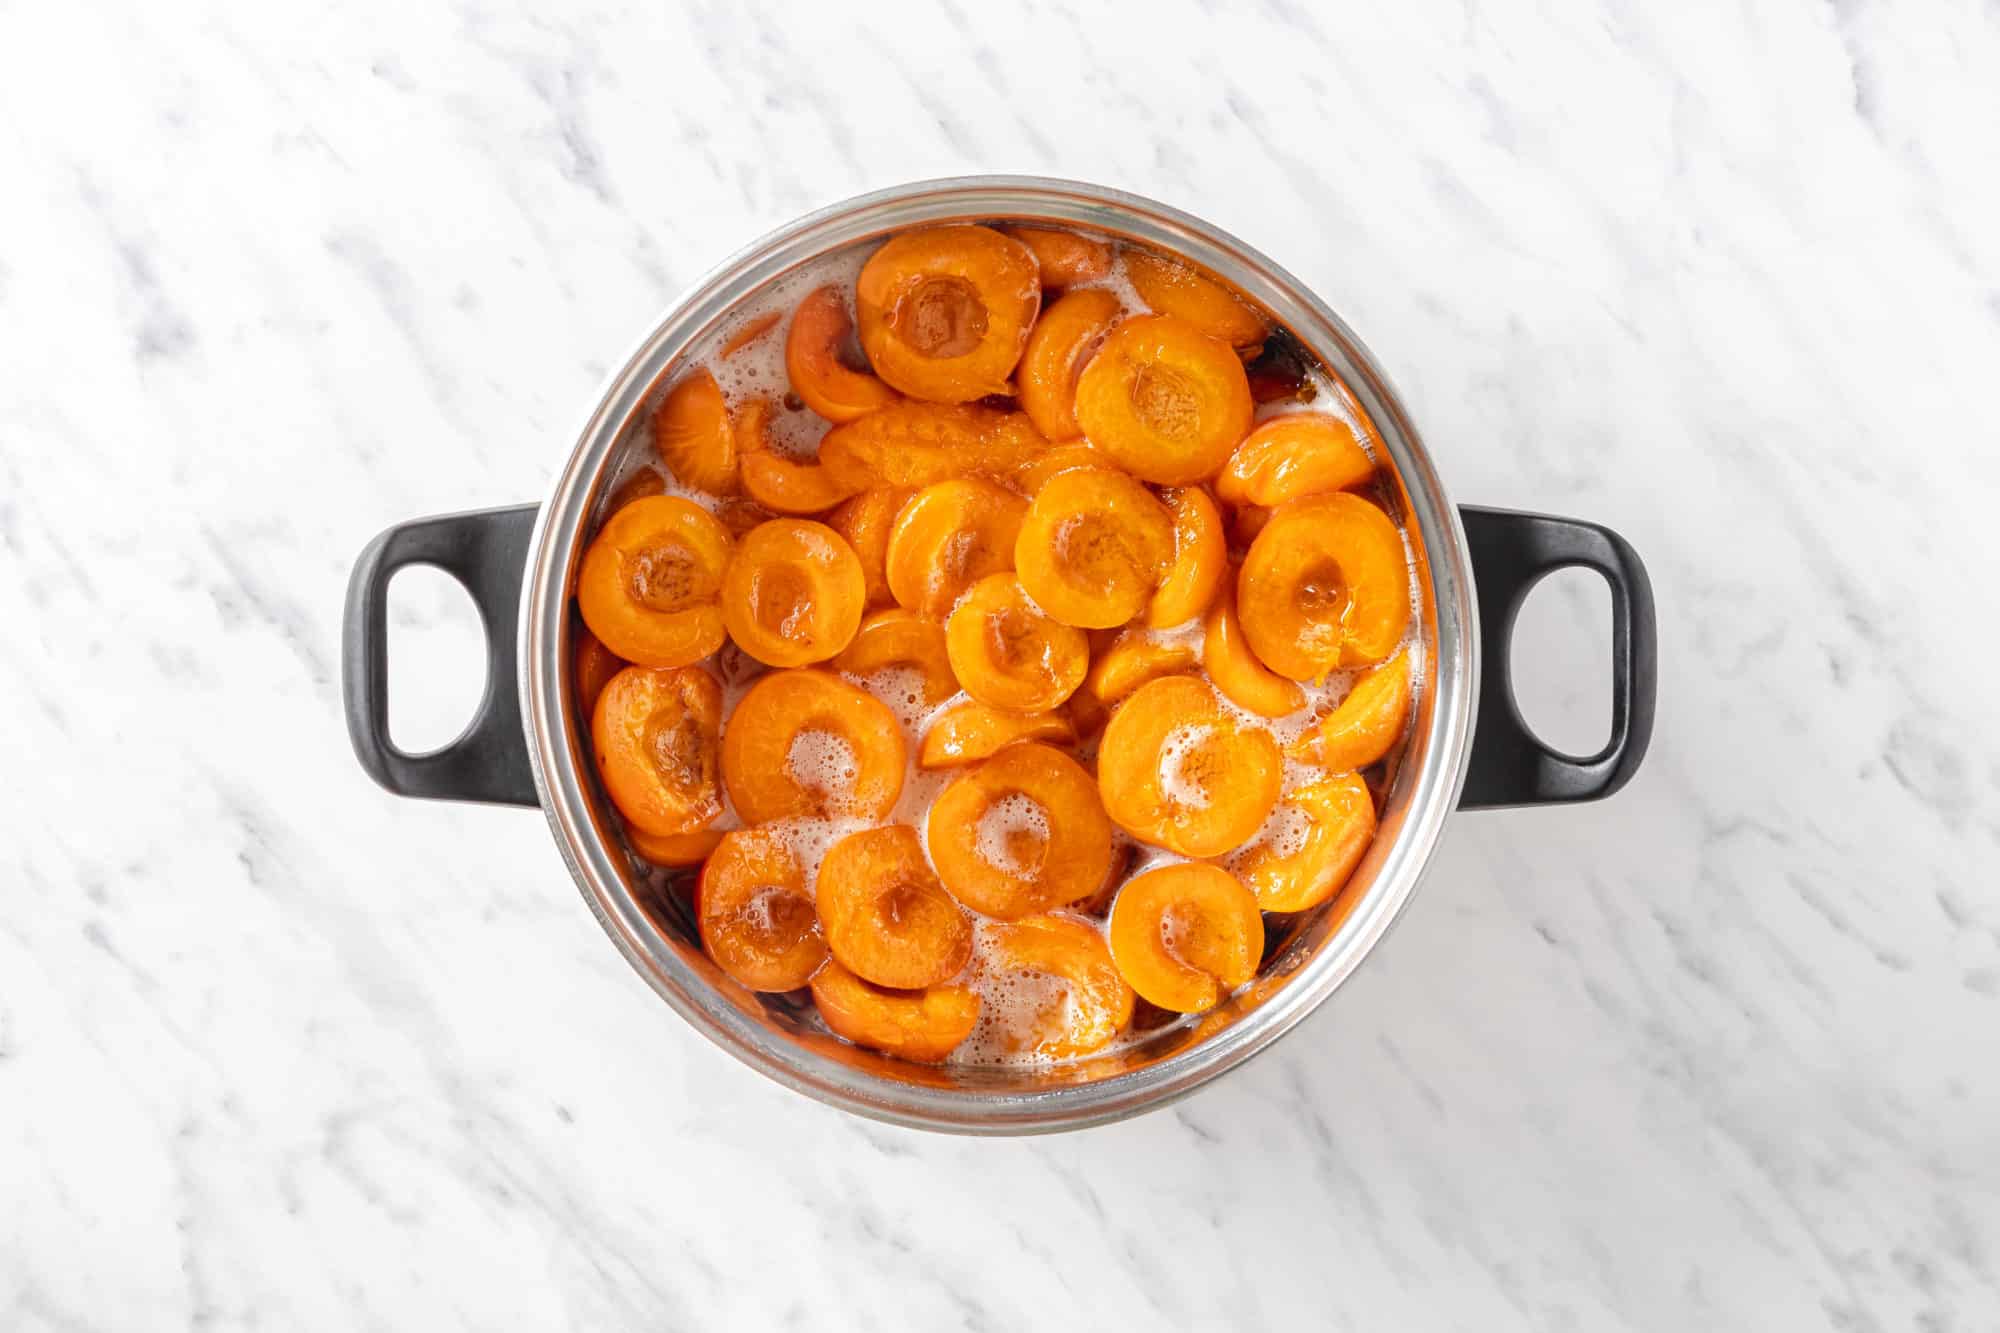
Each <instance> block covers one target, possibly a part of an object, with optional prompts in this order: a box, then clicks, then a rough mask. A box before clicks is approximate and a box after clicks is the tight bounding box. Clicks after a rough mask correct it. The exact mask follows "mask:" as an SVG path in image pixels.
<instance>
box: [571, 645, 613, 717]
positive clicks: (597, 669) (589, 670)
mask: <svg viewBox="0 0 2000 1333" xmlns="http://www.w3.org/2000/svg"><path fill="white" fill-rule="evenodd" d="M624 667H625V662H624V659H623V658H621V657H619V656H618V654H616V653H614V652H612V651H611V650H610V649H609V648H606V647H605V646H604V643H603V641H602V640H601V639H599V638H598V637H597V636H596V635H595V634H592V633H591V632H590V628H589V627H588V626H583V627H580V628H579V629H578V630H577V631H576V649H575V652H574V654H573V655H572V656H571V658H570V675H571V676H572V678H574V680H575V682H576V703H577V707H579V708H581V709H582V710H583V715H584V717H586V718H588V717H589V716H590V715H591V713H592V711H593V710H595V709H596V707H597V696H598V695H600V694H602V693H604V687H605V686H606V685H608V684H610V683H611V678H612V677H613V676H615V675H617V674H618V673H619V672H620V671H621V670H623V669H624Z"/></svg>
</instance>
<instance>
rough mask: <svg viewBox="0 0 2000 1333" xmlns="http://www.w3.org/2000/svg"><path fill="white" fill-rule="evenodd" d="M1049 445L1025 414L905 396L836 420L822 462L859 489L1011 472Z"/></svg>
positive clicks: (821, 454) (823, 448) (853, 489)
mask: <svg viewBox="0 0 2000 1333" xmlns="http://www.w3.org/2000/svg"><path fill="white" fill-rule="evenodd" d="M1048 447H1049V442H1048V441H1047V440H1045V439H1043V438H1042V433H1041V432H1040V431H1038V430H1036V429H1035V423H1034V422H1032V421H1030V420H1029V419H1028V414H1027V413H1025V412H1009V411H1007V410H1005V409H1004V408H997V407H986V406H983V405H981V404H978V403H958V404H952V403H910V402H905V403H896V404H893V405H891V406H889V407H885V408H882V409H881V410H880V411H877V412H870V413H869V414H868V415H867V416H865V417H862V418H860V419H859V420H856V421H850V422H848V423H846V424H845V425H841V426H835V427H834V428H833V429H832V430H830V431H828V432H827V433H826V437H825V438H824V439H822V440H821V441H820V445H819V461H820V466H822V467H824V468H826V469H827V470H828V471H829V472H831V473H832V474H833V475H834V477H835V478H836V479H837V480H838V481H839V482H840V484H842V485H843V486H846V487H848V488H849V489H850V493H852V492H858V491H864V490H867V489H868V488H869V487H871V486H902V487H907V488H910V489H915V488H917V487H920V486H929V485H932V484H934V483H936V482H940V481H950V480H951V479H952V478H954V477H964V476H970V475H973V474H982V473H983V474H988V475H993V476H1005V475H1008V474H1010V473H1013V472H1015V471H1018V470H1019V469H1021V468H1023V467H1026V466H1027V465H1029V464H1030V463H1032V462H1034V460H1035V459H1037V458H1039V457H1041V455H1042V454H1043V453H1045V452H1047V450H1048Z"/></svg>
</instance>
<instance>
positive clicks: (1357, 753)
mask: <svg viewBox="0 0 2000 1333" xmlns="http://www.w3.org/2000/svg"><path fill="white" fill-rule="evenodd" d="M1409 720H1410V654H1409V652H1408V651H1407V650H1405V651H1403V652H1400V653H1397V654H1396V655H1395V656H1394V657H1392V658H1390V659H1389V660H1388V661H1386V662H1384V663H1383V664H1382V665H1381V666H1378V667H1376V668H1375V669H1374V670H1372V671H1370V672H1368V673H1367V674H1366V675H1364V676H1363V677H1361V679H1360V680H1357V681H1355V682H1354V688H1353V689H1351V690H1349V691H1348V692H1347V697H1346V698H1345V699H1342V700H1341V701H1340V703H1339V704H1338V705H1337V706H1336V707H1335V708H1334V710H1333V711H1332V712H1330V713H1328V714H1327V715H1326V716H1325V717H1323V718H1321V719H1320V720H1319V721H1318V722H1316V723H1314V724H1313V726H1312V727H1311V728H1310V729H1309V730H1307V731H1306V733H1305V734H1304V735H1302V736H1300V737H1299V738H1298V739H1297V740H1295V741H1293V742H1292V743H1291V744H1290V745H1289V746H1287V747H1286V750H1285V752H1286V753H1287V754H1289V755H1290V756H1291V757H1292V758H1294V759H1297V760H1299V761H1301V762H1303V763H1308V764H1318V765H1319V766H1320V767H1322V768H1325V769H1329V770H1331V771H1332V772H1335V773H1341V772H1347V771H1351V770H1353V769H1357V768H1366V767H1368V765H1370V764H1372V763H1374V762H1375V761H1376V760H1377V759H1380V758H1381V757H1382V756H1383V755H1385V754H1387V753H1389V749H1390V747H1391V746H1393V745H1395V743H1396V741H1397V739H1398V738H1400V737H1401V736H1402V734H1403V728H1404V726H1405V725H1406V724H1407V723H1408V722H1409Z"/></svg>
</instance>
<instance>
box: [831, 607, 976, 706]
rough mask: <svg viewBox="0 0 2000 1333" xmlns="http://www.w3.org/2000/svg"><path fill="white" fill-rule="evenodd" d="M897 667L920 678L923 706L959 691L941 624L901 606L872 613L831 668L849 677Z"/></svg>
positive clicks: (941, 700)
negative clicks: (910, 671) (952, 672)
mask: <svg viewBox="0 0 2000 1333" xmlns="http://www.w3.org/2000/svg"><path fill="white" fill-rule="evenodd" d="M899 667H900V668H906V669H909V670H913V671H915V672H916V673H917V675H918V677H919V678H920V679H921V680H922V682H923V684H922V690H923V704H924V707H926V708H935V707H937V706H938V705H939V704H941V703H943V702H944V701H945V700H946V699H949V698H951V696H952V695H954V694H957V693H958V677H956V676H954V675H952V674H951V656H950V654H949V653H948V652H946V650H945V646H944V626H943V625H940V624H939V623H938V622H937V621H935V620H932V619H930V618H929V617H927V616H922V615H919V614H917V613H916V612H915V611H905V610H904V609H903V608H901V607H891V608H890V609H889V610H887V611H875V612H871V613H870V614H869V615H868V617H867V618H866V619H864V620H863V621H862V622H861V628H860V629H859V630H857V631H855V635H854V641H853V642H852V643H850V644H848V645H847V647H846V648H844V649H842V650H841V652H840V655H839V656H838V657H836V658H834V659H833V669H834V670H835V671H844V672H846V673H847V674H848V675H850V676H871V675H873V674H875V673H876V672H878V671H886V670H890V669H893V668H899Z"/></svg>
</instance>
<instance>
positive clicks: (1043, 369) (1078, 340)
mask: <svg viewBox="0 0 2000 1333" xmlns="http://www.w3.org/2000/svg"><path fill="white" fill-rule="evenodd" d="M1120 313H1121V307H1120V306H1119V304H1118V298H1117V297H1116V296H1114V295H1112V294H1111V293H1110V292H1107V291H1105V290H1103V289H1102V288H1095V287H1094V288H1090V289H1088V290H1086V291H1080V292H1071V293H1069V294H1068V295H1067V296H1064V297H1063V298H1062V299H1061V300H1058V301H1057V302H1055V304H1053V305H1051V306H1050V307H1049V308H1048V309H1046V310H1044V311H1042V317H1041V318H1040V319H1038V320H1036V321H1035V327H1034V331H1033V332H1031V333H1030V334H1029V335H1028V346H1027V349H1026V350H1025V351H1023V352H1022V353H1021V364H1020V365H1018V366H1016V367H1015V369H1014V385H1015V390H1014V392H1015V394H1016V395H1017V396H1018V397H1019V399H1020V402H1021V410H1022V411H1024V412H1026V413H1027V414H1028V417H1029V419H1030V420H1031V421H1033V422H1034V423H1035V428H1036V429H1037V430H1039V431H1041V433H1042V434H1043V435H1045V436H1047V437H1048V438H1049V439H1051V440H1057V441H1061V440H1073V439H1075V438H1077V437H1078V436H1079V435H1081V434H1083V427H1081V426H1079V425H1077V424H1076V381H1077V377H1078V376H1079V375H1081V374H1082V373H1083V365H1084V362H1086V361H1088V360H1089V359H1090V354H1091V353H1092V352H1094V351H1096V350H1097V344H1098V342H1099V340H1100V339H1102V338H1103V337H1104V335H1105V334H1106V333H1107V332H1109V331H1110V328H1111V326H1112V325H1113V324H1114V323H1116V322H1117V320H1118V316H1119V314H1120Z"/></svg>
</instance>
